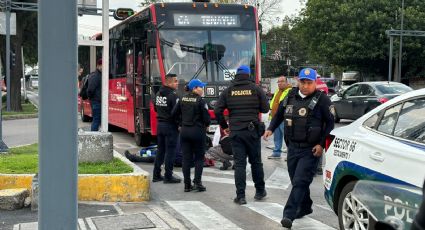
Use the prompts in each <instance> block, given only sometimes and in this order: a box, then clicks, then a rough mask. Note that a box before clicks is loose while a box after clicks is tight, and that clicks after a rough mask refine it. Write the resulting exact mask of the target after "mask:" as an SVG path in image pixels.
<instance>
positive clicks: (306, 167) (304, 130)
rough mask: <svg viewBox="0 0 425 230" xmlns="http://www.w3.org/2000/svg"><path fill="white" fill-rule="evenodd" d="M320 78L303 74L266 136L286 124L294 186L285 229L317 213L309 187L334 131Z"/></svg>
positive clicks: (285, 214)
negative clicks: (295, 221) (326, 144)
mask: <svg viewBox="0 0 425 230" xmlns="http://www.w3.org/2000/svg"><path fill="white" fill-rule="evenodd" d="M316 76H317V74H316V71H315V70H313V69H311V68H305V69H302V70H301V71H300V73H299V82H298V86H299V87H297V88H293V89H292V90H291V91H290V92H289V93H288V96H287V97H286V98H285V99H284V100H283V101H282V102H281V103H280V105H279V108H278V111H277V113H276V114H275V116H274V117H273V118H272V121H271V123H270V126H269V127H268V129H267V131H266V132H265V134H264V139H266V140H267V138H268V137H269V136H271V135H272V133H273V131H274V130H275V129H276V128H277V127H279V125H280V124H281V123H282V122H284V126H285V142H286V145H287V146H288V158H287V164H288V171H289V177H290V179H291V183H292V190H291V193H290V195H289V198H288V201H287V202H286V205H285V208H284V210H283V218H282V221H281V224H282V226H283V227H285V228H291V226H292V222H293V221H294V220H295V219H299V218H302V217H303V216H305V215H308V214H311V213H312V212H313V210H312V205H313V201H312V200H311V198H310V188H309V187H310V184H311V182H312V181H313V177H314V174H315V172H316V169H317V164H318V162H319V158H320V157H321V156H322V154H323V149H324V147H325V141H326V136H327V135H329V133H330V132H331V131H332V129H333V128H334V115H333V113H334V108H333V105H332V104H331V101H330V99H329V98H328V97H327V96H326V95H325V94H323V93H322V92H321V91H319V90H316Z"/></svg>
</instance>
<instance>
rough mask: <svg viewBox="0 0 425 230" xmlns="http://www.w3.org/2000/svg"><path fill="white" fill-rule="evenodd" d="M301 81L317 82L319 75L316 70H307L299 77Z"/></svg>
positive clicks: (303, 70)
mask: <svg viewBox="0 0 425 230" xmlns="http://www.w3.org/2000/svg"><path fill="white" fill-rule="evenodd" d="M298 77H299V79H300V80H302V79H306V80H311V81H316V78H317V73H316V70H314V69H312V68H305V69H302V70H301V71H300V74H299V75H298Z"/></svg>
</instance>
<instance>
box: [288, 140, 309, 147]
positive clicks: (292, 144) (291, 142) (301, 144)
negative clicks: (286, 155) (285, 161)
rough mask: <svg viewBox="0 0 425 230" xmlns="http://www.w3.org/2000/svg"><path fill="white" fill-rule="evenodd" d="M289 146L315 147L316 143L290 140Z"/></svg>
mask: <svg viewBox="0 0 425 230" xmlns="http://www.w3.org/2000/svg"><path fill="white" fill-rule="evenodd" d="M289 146H291V147H295V148H312V147H314V144H310V143H305V142H293V141H289Z"/></svg>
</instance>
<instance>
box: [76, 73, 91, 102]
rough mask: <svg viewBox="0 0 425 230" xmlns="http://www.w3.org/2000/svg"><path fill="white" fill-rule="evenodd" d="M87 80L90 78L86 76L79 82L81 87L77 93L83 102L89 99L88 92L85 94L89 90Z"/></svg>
mask: <svg viewBox="0 0 425 230" xmlns="http://www.w3.org/2000/svg"><path fill="white" fill-rule="evenodd" d="M89 78H90V75H89V74H87V76H85V77H84V78H83V80H81V82H82V85H81V88H80V92H79V93H78V95H79V96H80V97H81V99H83V100H87V99H89V95H88V92H87V89H88V88H89Z"/></svg>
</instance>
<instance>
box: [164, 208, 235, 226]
mask: <svg viewBox="0 0 425 230" xmlns="http://www.w3.org/2000/svg"><path fill="white" fill-rule="evenodd" d="M167 203H168V205H170V206H171V207H172V208H173V209H174V210H176V211H177V212H178V213H180V214H181V215H182V216H184V217H185V218H186V219H187V220H189V221H190V222H191V223H192V224H193V225H195V226H196V227H197V228H199V229H209V230H216V229H217V230H218V229H220V230H221V229H233V230H236V229H241V228H239V227H238V226H237V225H236V224H234V223H233V222H231V221H230V220H228V219H226V218H225V217H224V216H222V215H220V214H219V213H218V212H216V211H214V210H213V209H212V208H210V207H208V206H207V205H205V204H204V203H202V202H200V201H167Z"/></svg>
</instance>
